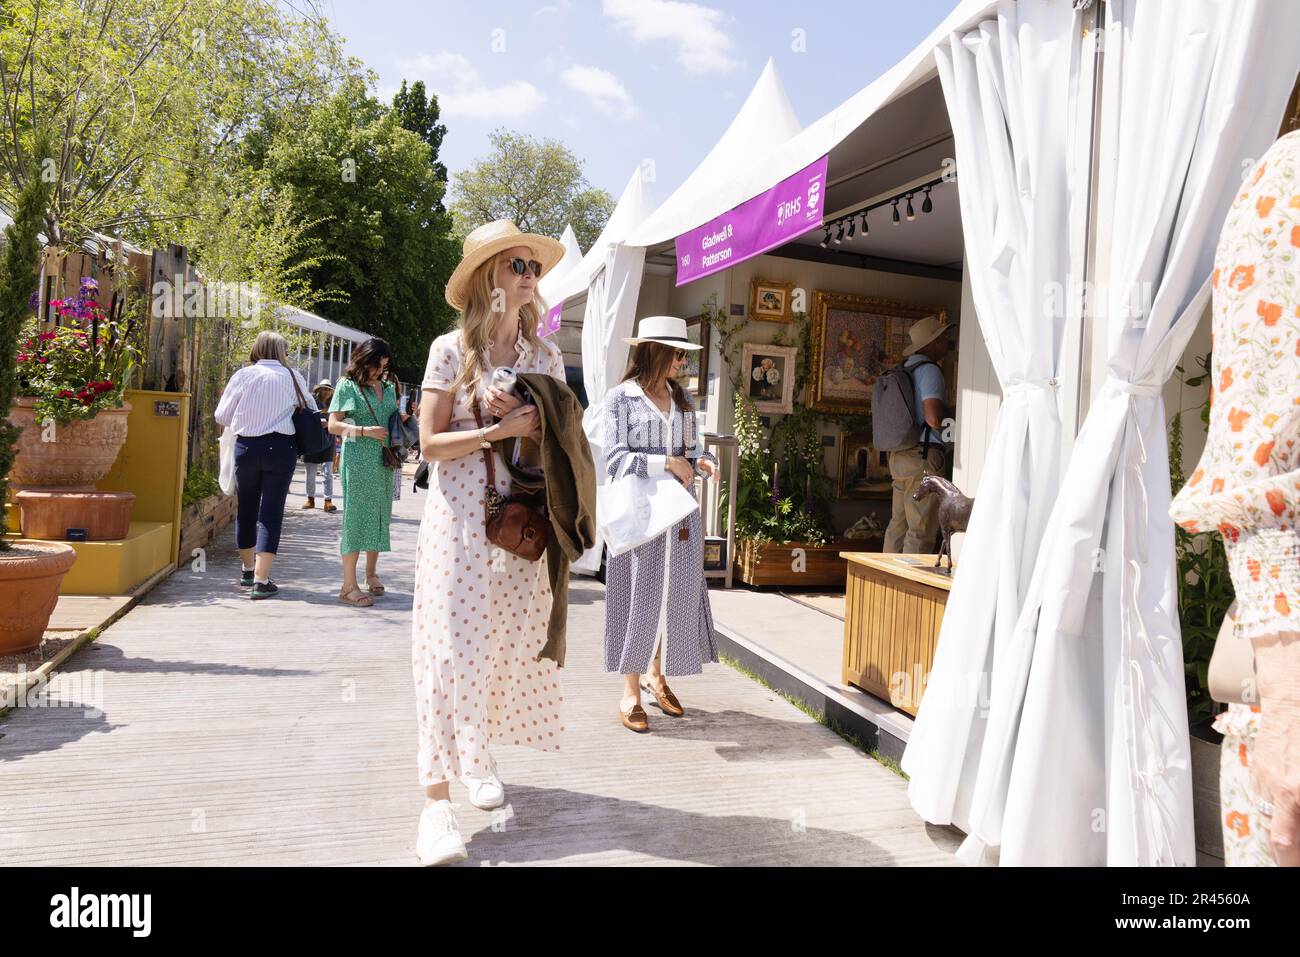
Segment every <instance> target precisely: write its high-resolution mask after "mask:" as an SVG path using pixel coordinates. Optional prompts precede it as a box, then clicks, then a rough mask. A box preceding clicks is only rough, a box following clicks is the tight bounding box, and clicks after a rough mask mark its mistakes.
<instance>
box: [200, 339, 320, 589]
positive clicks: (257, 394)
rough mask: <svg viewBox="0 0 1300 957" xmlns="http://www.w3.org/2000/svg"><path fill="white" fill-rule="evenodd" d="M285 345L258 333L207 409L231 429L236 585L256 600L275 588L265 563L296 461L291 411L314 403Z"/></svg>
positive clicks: (274, 546)
mask: <svg viewBox="0 0 1300 957" xmlns="http://www.w3.org/2000/svg"><path fill="white" fill-rule="evenodd" d="M288 352H289V350H288V344H287V343H286V342H285V341H284V338H283V337H282V336H280V335H279V334H278V333H275V332H269V331H267V332H261V333H258V336H257V340H256V341H255V342H254V343H253V351H252V352H251V353H250V354H249V357H248V359H249V363H250V364H249V365H246V366H244V367H243V368H242V369H239V370H237V371H236V372H235V374H234V375H233V376H231V377H230V381H229V382H227V383H226V390H225V391H224V392H223V393H222V394H221V401H220V402H218V403H217V410H216V412H215V413H214V414H213V417H214V418H215V419H216V420H217V424H219V425H222V426H224V427H225V428H227V429H234V431H235V436H236V439H235V485H236V488H237V494H238V496H239V511H238V513H237V514H236V517H235V541H236V544H237V545H238V546H239V557H240V559H241V560H242V562H243V575H242V576H241V577H240V582H239V584H241V585H244V586H249V587H251V588H252V592H251V595H250V597H252V598H255V599H257V598H269V597H271V596H272V595H274V594H275V593H276V592H277V591H278V590H279V589H277V588H276V587H275V583H274V582H273V581H271V563H272V562H273V561H275V553H276V550H277V549H278V548H279V545H280V527H281V525H282V524H283V522H284V500H285V498H286V497H287V496H288V494H289V482H290V481H291V480H292V479H293V472H294V468H295V467H296V466H297V463H298V446H297V443H296V442H295V441H294V428H293V410H294V408H295V407H296V406H298V405H305V406H307V407H308V408H310V409H315V408H316V401H315V400H314V399H313V398H312V395H311V393H310V392H309V391H308V390H307V383H306V381H305V380H304V379H303V377H302V376H301V375H300V374H299V373H298V372H297V371H296V370H294V369H292V368H290V367H289V360H288Z"/></svg>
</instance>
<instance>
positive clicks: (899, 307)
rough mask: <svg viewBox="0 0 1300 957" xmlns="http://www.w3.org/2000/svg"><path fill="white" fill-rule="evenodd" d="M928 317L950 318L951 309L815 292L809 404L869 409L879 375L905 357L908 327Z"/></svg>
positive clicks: (856, 410) (839, 410) (836, 408)
mask: <svg viewBox="0 0 1300 957" xmlns="http://www.w3.org/2000/svg"><path fill="white" fill-rule="evenodd" d="M925 316H938V317H939V321H940V322H944V323H946V322H947V321H948V312H947V310H945V309H941V308H939V307H937V306H918V305H913V304H911V303H905V302H896V301H894V300H890V299H874V298H871V297H869V296H855V295H852V294H850V293H843V292H822V291H821V290H818V291H816V292H814V293H813V309H812V330H811V331H812V363H811V366H810V369H809V380H810V381H809V383H808V407H809V408H810V409H813V410H815V411H818V412H835V413H847V414H863V413H867V412H870V411H871V389H872V387H873V386H874V385H875V383H876V379H877V378H879V376H880V373H881V372H882V371H883V370H885V369H888V368H890V367H891V366H894V365H897V364H898V363H900V362H902V361H903V358H904V356H903V352H904V350H905V349H906V348H907V347H908V345H909V343H910V342H911V340H910V339H909V337H908V334H907V330H908V328H909V327H910V326H911V325H912V323H914V322H916V321H917V320H918V319H922V318H924V317H925Z"/></svg>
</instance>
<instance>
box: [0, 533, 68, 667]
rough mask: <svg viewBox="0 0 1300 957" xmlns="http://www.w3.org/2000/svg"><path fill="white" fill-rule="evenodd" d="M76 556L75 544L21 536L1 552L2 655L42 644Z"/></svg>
mask: <svg viewBox="0 0 1300 957" xmlns="http://www.w3.org/2000/svg"><path fill="white" fill-rule="evenodd" d="M76 560H77V553H76V551H75V550H74V549H73V547H72V546H71V545H64V544H61V543H59V542H30V541H26V540H23V539H20V540H18V541H16V542H14V543H13V546H12V548H10V550H9V551H7V552H0V655H15V654H18V653H20V652H24V651H31V650H32V649H34V648H37V647H39V646H40V644H41V637H42V636H43V635H44V634H45V627H46V625H48V624H49V623H50V615H52V614H53V613H54V605H55V603H56V602H57V601H58V600H59V585H61V584H62V583H63V576H64V575H66V574H67V573H68V569H69V568H71V567H72V563H73V562H75V561H76Z"/></svg>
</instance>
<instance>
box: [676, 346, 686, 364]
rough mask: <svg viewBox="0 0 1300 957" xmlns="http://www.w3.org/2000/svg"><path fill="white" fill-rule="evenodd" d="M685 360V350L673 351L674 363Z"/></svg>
mask: <svg viewBox="0 0 1300 957" xmlns="http://www.w3.org/2000/svg"><path fill="white" fill-rule="evenodd" d="M685 358H686V350H685V349H678V350H677V351H675V352H674V353H673V360H674V361H676V362H681V361H682V360H683V359H685Z"/></svg>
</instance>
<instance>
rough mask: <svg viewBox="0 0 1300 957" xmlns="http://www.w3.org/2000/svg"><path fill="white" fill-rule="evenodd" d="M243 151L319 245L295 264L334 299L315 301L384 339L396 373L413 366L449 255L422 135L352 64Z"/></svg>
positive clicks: (431, 325) (442, 323) (439, 193)
mask: <svg viewBox="0 0 1300 957" xmlns="http://www.w3.org/2000/svg"><path fill="white" fill-rule="evenodd" d="M249 155H250V161H251V163H252V165H253V166H254V167H255V168H256V169H257V175H258V176H259V177H260V181H261V182H263V183H264V184H265V187H266V189H267V190H268V191H269V192H270V193H271V194H273V195H278V196H283V197H285V199H286V201H287V202H288V204H289V205H290V207H291V208H292V210H293V211H294V217H295V218H296V220H297V221H299V222H303V223H314V224H315V225H314V226H313V227H312V229H311V230H310V234H311V235H312V236H313V237H314V238H315V240H316V244H315V248H317V249H318V250H320V251H321V253H322V254H323V255H322V258H321V259H320V260H319V261H317V262H315V263H314V265H312V266H311V268H309V269H307V270H306V271H305V275H306V276H307V277H308V279H309V281H310V284H311V286H312V287H313V288H315V289H317V290H320V291H322V292H323V293H325V294H326V295H328V296H330V297H332V298H333V299H334V301H332V302H327V303H325V304H323V305H322V306H321V307H320V310H319V311H320V312H321V313H322V314H324V315H325V316H327V317H328V318H330V319H333V320H335V321H337V322H341V323H343V324H345V325H349V326H353V327H355V328H358V329H363V330H365V331H367V332H371V333H373V334H375V335H377V336H382V337H383V338H385V339H387V340H388V342H389V343H390V344H391V345H392V347H393V352H394V355H395V358H396V365H397V366H398V368H399V374H402V375H404V376H406V377H407V378H409V377H410V376H411V375H413V374H415V373H417V372H418V371H421V370H423V368H424V361H425V357H426V355H427V352H428V348H429V343H430V342H431V341H432V339H433V338H435V337H436V336H438V335H440V334H441V333H442V332H444V331H445V330H446V329H447V328H449V327H450V325H451V323H452V321H453V319H454V317H453V315H452V312H451V309H450V307H449V306H447V305H446V303H445V302H443V299H442V291H443V287H444V286H445V285H446V281H447V278H448V277H449V276H450V272H451V268H450V267H451V265H452V263H451V256H450V253H449V249H450V244H449V240H448V238H447V232H448V227H449V225H450V223H449V220H448V217H447V216H446V214H445V213H443V212H441V211H440V210H441V202H442V198H443V195H444V191H445V186H444V184H443V183H442V182H441V181H440V180H439V179H438V176H437V171H436V169H435V166H434V163H433V160H432V155H431V149H430V146H429V144H428V143H427V142H426V141H425V140H424V139H423V138H422V137H421V136H420V135H419V134H417V133H413V132H410V131H409V130H406V129H404V128H403V126H402V125H401V123H400V122H399V117H398V114H397V113H396V112H395V111H394V110H391V109H389V108H387V107H385V106H384V105H383V104H382V103H380V102H379V100H377V99H376V98H375V97H373V96H372V95H371V94H370V93H369V90H368V84H367V81H366V79H365V78H363V77H361V76H356V75H353V76H349V77H347V78H346V79H345V80H344V81H343V82H342V84H341V85H340V86H339V88H338V90H337V91H336V92H335V93H333V94H332V95H331V96H329V97H327V98H325V99H323V100H321V101H320V102H318V103H313V104H309V105H306V106H304V107H302V108H301V109H298V110H291V111H286V112H285V113H284V114H283V115H281V116H279V117H277V118H275V121H274V123H273V124H268V129H267V130H266V131H265V135H261V136H259V137H257V138H256V139H255V140H254V141H253V143H252V144H251V148H250V154H249Z"/></svg>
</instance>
